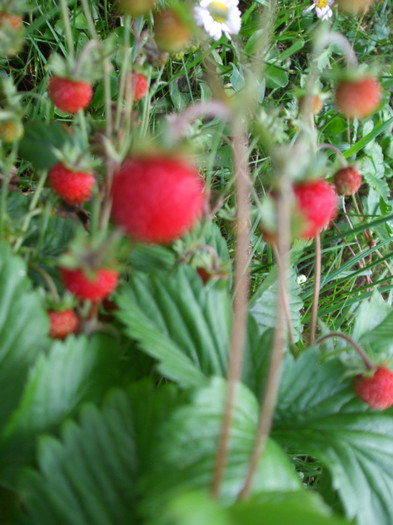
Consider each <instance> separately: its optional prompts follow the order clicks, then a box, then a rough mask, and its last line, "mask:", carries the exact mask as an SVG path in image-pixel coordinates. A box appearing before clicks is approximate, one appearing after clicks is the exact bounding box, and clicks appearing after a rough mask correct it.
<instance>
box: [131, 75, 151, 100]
mask: <svg viewBox="0 0 393 525" xmlns="http://www.w3.org/2000/svg"><path fill="white" fill-rule="evenodd" d="M131 89H132V98H133V100H134V102H138V100H141V99H142V98H143V97H144V96H145V95H146V93H147V90H148V89H149V84H148V83H147V78H146V77H145V75H142V74H141V73H131Z"/></svg>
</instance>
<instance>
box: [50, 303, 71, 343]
mask: <svg viewBox="0 0 393 525" xmlns="http://www.w3.org/2000/svg"><path fill="white" fill-rule="evenodd" d="M48 315H49V320H50V331H49V337H53V338H54V339H65V338H66V337H67V335H69V334H72V333H74V332H75V330H76V329H77V328H78V318H77V316H76V314H75V312H74V310H63V311H62V312H57V311H54V310H51V311H49V312H48Z"/></svg>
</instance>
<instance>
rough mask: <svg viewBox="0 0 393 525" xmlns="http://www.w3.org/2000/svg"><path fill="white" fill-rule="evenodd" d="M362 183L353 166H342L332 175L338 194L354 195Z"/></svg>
mask: <svg viewBox="0 0 393 525" xmlns="http://www.w3.org/2000/svg"><path fill="white" fill-rule="evenodd" d="M361 183H362V177H361V175H359V173H358V172H357V171H356V170H355V169H354V168H349V167H348V168H343V169H341V170H339V171H337V173H336V174H335V175H334V184H335V186H336V190H337V192H338V193H339V194H340V195H354V194H355V193H356V192H357V191H358V189H359V188H360V185H361Z"/></svg>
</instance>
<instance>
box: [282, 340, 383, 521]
mask: <svg viewBox="0 0 393 525" xmlns="http://www.w3.org/2000/svg"><path fill="white" fill-rule="evenodd" d="M344 373H345V368H344V365H343V364H342V363H341V362H340V361H339V360H338V359H334V360H330V361H327V362H325V363H322V364H320V363H319V355H318V353H316V352H314V351H312V350H311V351H307V352H305V353H304V354H302V355H301V356H300V357H299V359H298V360H297V361H294V360H293V359H292V358H290V357H289V358H288V359H287V361H286V363H285V367H284V373H283V380H282V385H281V392H280V400H279V407H278V410H277V413H276V421H275V428H274V432H273V437H274V438H275V439H277V440H278V441H279V442H280V443H281V444H282V445H283V446H285V447H286V448H287V449H289V451H290V452H292V453H295V454H305V455H313V456H314V457H317V458H319V459H320V460H321V461H322V462H323V463H324V464H325V466H326V468H327V469H328V471H329V473H330V476H331V479H332V488H333V489H334V490H336V491H338V495H339V497H340V499H341V501H342V504H343V506H344V508H345V512H346V515H347V517H348V518H349V519H353V518H354V517H356V522H357V523H358V524H359V525H370V524H371V523H378V525H391V523H393V507H392V504H391V503H392V500H393V409H390V410H387V411H385V412H374V411H372V410H371V409H368V408H367V407H366V405H365V404H364V403H362V402H361V401H360V400H359V399H357V398H355V395H354V393H353V389H352V384H351V382H350V380H344V379H342V378H343V376H344Z"/></svg>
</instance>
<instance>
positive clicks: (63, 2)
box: [60, 0, 75, 62]
mask: <svg viewBox="0 0 393 525" xmlns="http://www.w3.org/2000/svg"><path fill="white" fill-rule="evenodd" d="M60 9H61V16H62V19H63V24H64V32H65V37H66V40H67V48H68V53H69V57H70V60H71V62H73V60H74V58H75V48H74V37H73V35H72V27H71V22H70V15H69V11H68V6H67V0H60Z"/></svg>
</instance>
